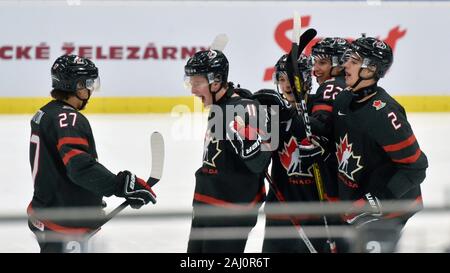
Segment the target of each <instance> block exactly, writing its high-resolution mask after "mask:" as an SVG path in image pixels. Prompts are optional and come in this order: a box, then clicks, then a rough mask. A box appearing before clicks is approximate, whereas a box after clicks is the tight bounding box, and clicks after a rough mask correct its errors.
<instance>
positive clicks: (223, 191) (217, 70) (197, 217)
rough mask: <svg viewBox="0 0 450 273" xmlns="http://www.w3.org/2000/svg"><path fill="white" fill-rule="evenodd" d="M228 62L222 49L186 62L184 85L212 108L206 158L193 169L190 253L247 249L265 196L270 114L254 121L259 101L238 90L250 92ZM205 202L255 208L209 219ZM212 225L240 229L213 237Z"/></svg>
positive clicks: (228, 207)
mask: <svg viewBox="0 0 450 273" xmlns="http://www.w3.org/2000/svg"><path fill="white" fill-rule="evenodd" d="M228 67H229V64H228V60H227V58H226V57H225V55H224V54H223V53H222V52H221V51H219V50H204V51H199V52H197V53H195V55H194V56H192V57H191V58H190V59H189V60H188V61H187V64H186V66H185V83H186V85H187V86H188V87H189V89H190V90H191V92H192V94H193V95H195V96H197V97H199V98H201V100H202V102H203V104H204V105H205V106H208V107H209V108H210V110H209V116H208V128H207V131H206V134H205V142H204V153H203V163H202V166H201V167H200V168H199V169H198V170H197V172H196V173H195V178H196V184H195V193H194V200H193V219H192V226H191V234H190V238H189V243H188V249H187V251H188V252H189V253H193V252H197V253H198V252H201V253H207V252H243V251H244V249H245V245H246V241H247V236H248V233H249V232H250V230H251V229H252V228H253V227H254V225H255V224H256V220H257V209H258V207H259V206H260V204H261V202H263V201H264V199H265V195H266V192H265V188H264V172H263V171H264V169H265V168H266V167H267V165H268V164H269V160H270V151H264V148H263V147H264V146H263V145H264V144H263V143H262V140H263V139H264V138H265V136H264V132H265V131H266V130H267V129H265V127H266V122H267V118H266V117H265V115H262V116H263V118H262V119H259V120H258V122H256V119H257V117H258V116H259V114H260V113H259V107H258V103H257V102H255V101H253V100H250V99H244V98H242V97H241V96H239V95H238V94H245V93H247V95H248V93H249V91H246V90H243V89H239V88H235V87H234V85H233V83H232V82H228ZM250 94H251V93H250ZM230 109H231V110H233V111H231V112H230ZM235 109H240V111H239V110H238V111H234V110H235ZM255 124H262V126H261V127H259V128H258V126H257V125H255ZM205 206H206V207H214V208H221V209H223V210H224V211H225V212H230V213H232V212H234V211H236V210H248V211H253V212H254V213H251V214H250V215H248V216H240V217H236V216H234V217H229V216H226V217H212V218H205V217H203V216H202V215H201V212H200V209H201V208H202V207H205ZM236 227H237V228H236ZM208 228H226V229H225V230H224V231H223V232H224V234H226V232H233V231H240V233H239V234H234V235H233V236H237V237H234V238H235V239H230V240H226V239H218V240H211V239H208V238H206V237H202V236H203V235H204V236H208V234H210V233H209V232H208V230H207V229H208ZM233 228H234V229H233Z"/></svg>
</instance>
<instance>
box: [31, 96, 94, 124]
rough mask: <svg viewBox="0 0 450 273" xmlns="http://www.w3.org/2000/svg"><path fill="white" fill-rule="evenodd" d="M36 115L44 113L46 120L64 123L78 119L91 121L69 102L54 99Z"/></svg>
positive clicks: (43, 116) (84, 121)
mask: <svg viewBox="0 0 450 273" xmlns="http://www.w3.org/2000/svg"><path fill="white" fill-rule="evenodd" d="M36 115H42V119H43V120H44V121H45V122H51V123H53V122H58V123H61V124H64V123H65V122H69V121H71V120H74V119H76V120H77V121H78V122H80V123H89V122H88V120H87V119H86V117H85V116H84V115H83V114H82V113H80V112H79V111H78V110H76V109H75V108H73V107H72V106H70V105H69V104H67V103H64V102H61V101H57V100H52V101H50V102H49V103H47V104H46V105H44V106H43V107H42V108H41V109H40V110H39V111H38V113H36Z"/></svg>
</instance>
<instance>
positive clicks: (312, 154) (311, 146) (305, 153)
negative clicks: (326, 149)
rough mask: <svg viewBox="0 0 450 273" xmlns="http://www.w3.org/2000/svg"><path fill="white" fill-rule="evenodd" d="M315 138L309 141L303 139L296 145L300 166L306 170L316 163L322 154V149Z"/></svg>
mask: <svg viewBox="0 0 450 273" xmlns="http://www.w3.org/2000/svg"><path fill="white" fill-rule="evenodd" d="M315 138H316V137H313V138H311V141H310V140H308V139H307V138H304V139H303V140H302V141H301V142H300V144H299V145H298V150H299V157H300V162H301V164H302V166H305V167H307V168H309V166H311V165H312V164H313V163H315V162H318V161H319V160H320V159H321V157H322V154H323V148H322V146H321V145H320V144H319V142H317V141H316V140H315Z"/></svg>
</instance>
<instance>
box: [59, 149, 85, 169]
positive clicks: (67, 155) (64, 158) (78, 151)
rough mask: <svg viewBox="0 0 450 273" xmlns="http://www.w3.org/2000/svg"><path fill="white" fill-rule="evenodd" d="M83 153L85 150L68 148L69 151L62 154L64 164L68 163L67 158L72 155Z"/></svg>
mask: <svg viewBox="0 0 450 273" xmlns="http://www.w3.org/2000/svg"><path fill="white" fill-rule="evenodd" d="M83 153H85V152H83V151H80V150H76V149H73V150H70V151H69V152H68V153H66V154H65V155H64V157H63V162H64V165H66V166H67V163H69V160H70V159H71V158H72V157H74V156H76V155H79V154H83Z"/></svg>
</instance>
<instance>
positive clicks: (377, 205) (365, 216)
mask: <svg viewBox="0 0 450 273" xmlns="http://www.w3.org/2000/svg"><path fill="white" fill-rule="evenodd" d="M382 215H383V211H382V206H381V202H380V200H379V199H378V198H377V197H376V196H375V195H373V194H372V193H370V192H368V193H366V194H365V195H364V197H363V198H361V199H358V200H356V201H355V202H353V205H352V208H351V209H350V210H349V211H348V212H347V213H345V215H344V220H345V221H346V222H347V223H349V224H351V225H354V226H355V227H356V228H361V227H363V226H364V225H366V224H368V223H371V222H375V221H378V220H380V219H381V218H380V217H381V216H382Z"/></svg>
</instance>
